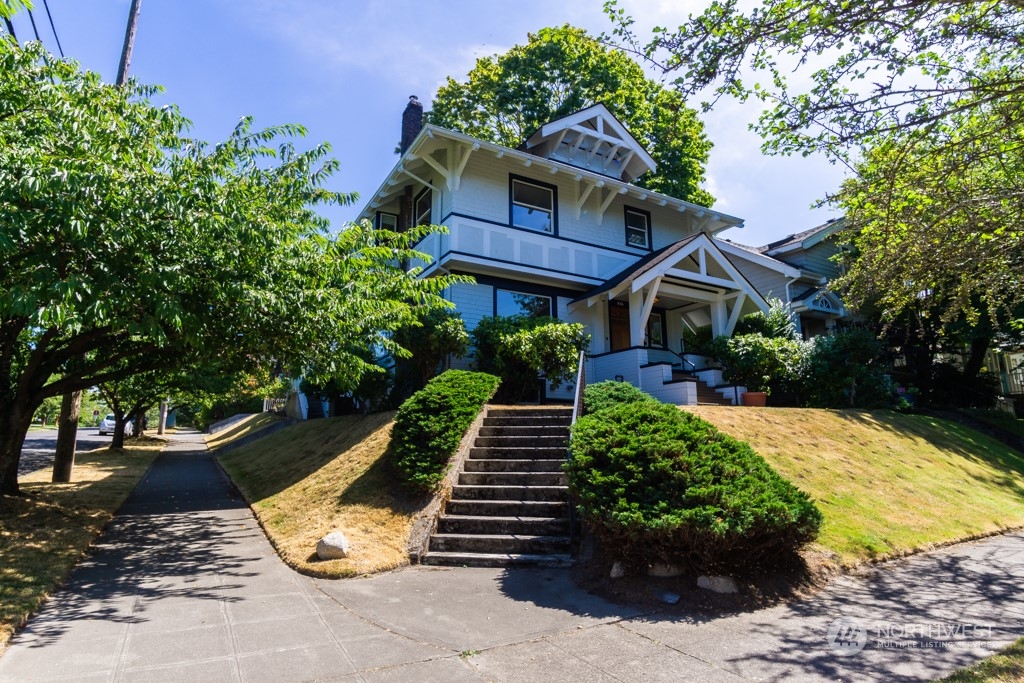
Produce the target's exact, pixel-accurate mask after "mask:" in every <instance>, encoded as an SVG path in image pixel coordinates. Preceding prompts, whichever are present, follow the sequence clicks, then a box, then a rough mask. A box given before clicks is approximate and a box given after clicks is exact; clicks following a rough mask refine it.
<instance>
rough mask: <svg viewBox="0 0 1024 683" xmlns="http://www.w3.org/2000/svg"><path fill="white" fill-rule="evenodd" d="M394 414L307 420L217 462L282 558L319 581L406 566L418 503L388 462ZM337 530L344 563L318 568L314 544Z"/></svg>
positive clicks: (241, 448)
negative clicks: (398, 485)
mask: <svg viewBox="0 0 1024 683" xmlns="http://www.w3.org/2000/svg"><path fill="white" fill-rule="evenodd" d="M393 417H394V413H380V414H377V415H370V416H367V417H362V416H349V417H336V418H329V419H326V420H310V421H308V422H300V423H298V424H295V425H291V426H290V427H287V428H285V429H282V430H281V431H279V432H276V433H274V434H271V435H270V436H268V437H266V438H263V439H260V440H258V441H256V442H254V443H251V444H247V445H245V446H242V447H240V448H238V449H236V450H234V451H232V452H231V453H226V454H225V455H223V456H222V457H221V459H220V461H221V464H222V465H223V466H224V469H225V470H227V472H228V474H229V475H230V476H231V478H232V480H234V482H235V484H237V485H238V487H239V488H240V489H241V490H242V493H243V494H244V495H245V497H246V499H247V500H249V502H250V504H251V505H252V507H253V509H254V510H255V512H256V516H257V517H258V518H259V520H260V522H261V523H262V524H263V527H264V529H266V532H267V535H268V536H269V537H270V540H271V542H273V544H274V545H275V547H276V548H277V550H278V552H279V553H280V555H281V557H282V558H284V560H285V561H286V562H287V563H288V564H289V565H291V566H292V567H294V568H296V569H298V570H299V571H301V572H303V573H306V574H312V575H314V576H331V577H336V576H352V575H356V574H365V573H368V572H374V571H382V570H385V569H391V568H393V567H396V566H399V565H401V564H404V563H406V562H407V561H408V555H407V554H406V547H405V545H406V542H407V539H408V537H409V529H410V524H411V521H412V517H413V514H414V512H415V511H416V510H417V509H418V507H417V504H418V503H420V502H421V501H413V500H410V499H408V498H407V497H406V496H404V495H403V494H402V492H401V491H400V490H396V489H395V488H394V486H393V485H392V483H391V478H390V477H389V476H388V473H387V470H386V465H385V462H384V460H383V455H384V451H385V450H386V449H387V446H388V441H389V439H390V435H391V424H392V420H393ZM334 530H340V531H343V532H344V533H345V535H346V536H348V539H349V541H350V542H351V543H352V551H351V553H350V555H349V557H347V558H345V559H344V560H331V561H327V562H319V561H316V559H315V552H316V543H317V541H318V540H320V538H322V537H323V536H324V535H325V534H327V533H329V532H331V531H334Z"/></svg>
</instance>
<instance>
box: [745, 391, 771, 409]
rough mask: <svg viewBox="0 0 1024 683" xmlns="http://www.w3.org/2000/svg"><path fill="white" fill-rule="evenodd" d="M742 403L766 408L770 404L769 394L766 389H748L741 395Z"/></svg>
mask: <svg viewBox="0 0 1024 683" xmlns="http://www.w3.org/2000/svg"><path fill="white" fill-rule="evenodd" d="M740 403H742V404H743V405H745V406H755V407H758V408H764V407H765V406H766V405H768V394H767V393H766V392H764V391H747V392H744V393H743V395H742V396H740Z"/></svg>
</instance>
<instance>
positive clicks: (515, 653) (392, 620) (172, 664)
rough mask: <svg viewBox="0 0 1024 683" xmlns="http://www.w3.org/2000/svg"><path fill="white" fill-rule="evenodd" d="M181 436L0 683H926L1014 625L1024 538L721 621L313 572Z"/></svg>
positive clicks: (895, 568)
mask: <svg viewBox="0 0 1024 683" xmlns="http://www.w3.org/2000/svg"><path fill="white" fill-rule="evenodd" d="M175 438H176V441H175V443H174V444H173V445H172V446H171V447H169V448H168V449H167V450H166V451H165V452H164V454H162V455H161V456H160V458H159V459H158V460H157V461H156V463H154V466H153V467H152V469H151V470H150V471H149V472H148V473H147V475H146V477H145V478H144V479H143V481H142V482H141V483H140V484H139V486H138V488H137V489H136V491H135V492H134V493H133V495H132V497H131V498H130V499H129V500H128V501H127V502H126V504H125V506H124V507H123V508H122V510H121V511H120V512H119V514H118V516H117V517H116V518H115V520H114V521H113V522H112V523H111V525H110V527H109V528H108V529H107V531H106V532H104V534H103V535H102V536H101V537H100V539H99V542H98V543H97V545H96V546H95V548H94V549H93V551H92V552H91V553H90V555H89V557H88V558H87V559H86V560H85V561H84V562H82V563H81V565H80V566H79V567H78V568H77V569H76V570H75V572H74V574H73V576H72V579H71V581H70V583H69V584H68V586H66V587H65V588H64V589H62V590H60V591H59V592H58V593H57V594H56V595H54V597H53V598H52V599H51V600H50V601H49V602H48V603H47V604H46V606H45V607H44V609H43V610H42V611H41V612H40V613H39V614H38V615H36V616H35V617H34V618H33V619H32V620H31V621H30V622H29V624H28V626H27V627H26V628H25V629H23V630H22V632H21V633H19V634H18V636H16V637H15V639H14V640H13V642H12V644H11V647H10V649H9V650H8V651H7V652H6V653H5V654H4V655H3V656H2V657H0V681H4V683H8V682H14V681H175V682H180V681H274V682H288V681H314V680H316V681H331V680H339V681H341V680H343V681H445V682H446V683H458V682H459V681H509V682H511V681H579V680H585V681H588V682H589V681H640V680H643V681H659V680H665V681H743V680H787V681H789V680H806V681H818V680H908V681H925V680H930V679H932V678H934V677H936V676H940V675H944V674H945V673H948V672H949V671H951V670H953V669H954V668H957V667H959V666H962V665H965V664H968V663H970V662H972V661H975V660H977V659H978V658H980V657H983V656H986V655H987V654H989V653H991V652H992V651H993V650H994V649H997V648H998V647H1001V646H1002V645H1004V644H1006V643H1008V642H1010V641H1012V640H1013V639H1014V638H1016V637H1017V636H1019V635H1021V634H1022V633H1024V631H1022V620H1024V595H1021V594H1020V591H1019V590H1018V587H1019V586H1021V585H1022V579H1024V534H1011V535H1007V536H1002V537H997V538H993V539H990V540H987V541H983V542H978V543H973V544H964V545H960V546H957V547H955V548H949V549H946V550H942V551H939V552H936V553H932V554H929V555H923V556H919V557H916V558H913V559H911V560H908V561H905V562H899V563H892V564H890V565H887V566H885V567H884V568H882V569H880V570H878V571H876V572H874V573H872V574H871V575H870V576H862V577H844V578H842V579H840V580H838V581H836V582H834V583H833V584H832V585H831V586H830V587H829V588H828V590H826V591H824V592H822V593H821V594H819V595H818V596H816V597H814V598H812V599H809V600H806V601H802V602H798V603H794V604H790V605H782V606H778V607H774V608H771V609H767V610H761V611H757V612H753V613H747V614H741V615H736V616H729V617H722V618H693V617H689V616H688V615H686V614H683V613H681V612H676V613H673V612H672V611H671V610H666V611H664V612H660V613H656V614H639V613H637V612H636V611H631V610H629V609H624V608H622V607H619V606H616V605H612V604H610V603H608V602H606V601H603V600H601V599H599V598H596V597H594V596H591V595H588V594H586V593H585V592H583V591H581V590H579V589H577V588H576V587H575V586H574V585H573V584H572V583H571V581H570V580H569V577H568V573H567V572H566V571H565V570H528V569H521V570H495V569H458V568H454V569H448V568H446V569H439V568H430V569H428V568H410V569H406V570H402V571H396V572H391V573H389V574H385V575H381V576H376V577H373V578H369V579H355V580H346V581H326V580H314V579H310V578H308V577H304V576H301V575H299V574H296V573H294V572H292V571H291V570H290V569H288V568H287V567H286V566H285V565H284V564H283V563H282V562H281V561H280V560H279V559H278V558H277V556H276V555H275V554H274V552H273V550H272V548H271V547H270V544H269V543H268V542H267V540H266V538H265V536H264V535H263V533H262V531H261V530H260V529H259V527H258V525H257V524H256V522H255V520H254V519H253V516H252V514H251V513H250V511H249V510H248V508H247V507H246V506H245V505H244V503H243V502H242V501H241V500H240V498H239V497H238V495H237V493H236V492H235V490H234V488H233V487H232V486H231V485H230V483H229V482H228V481H227V480H226V478H225V477H224V475H223V474H222V473H221V471H220V469H219V468H218V467H217V465H216V464H215V463H214V462H213V459H212V457H211V456H210V455H209V454H208V453H206V451H205V447H204V446H203V444H202V440H201V437H200V436H199V435H197V434H184V435H182V434H179V435H178V436H176V437H175ZM841 617H846V618H847V621H843V622H837V621H836V620H837V619H839V618H841ZM830 628H831V632H830ZM861 646H864V647H863V649H862V650H861V649H859V648H860V647H861Z"/></svg>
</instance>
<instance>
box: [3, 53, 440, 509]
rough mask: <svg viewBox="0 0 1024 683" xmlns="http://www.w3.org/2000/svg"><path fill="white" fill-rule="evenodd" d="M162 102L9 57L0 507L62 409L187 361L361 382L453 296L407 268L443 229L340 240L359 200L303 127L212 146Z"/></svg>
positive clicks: (70, 70)
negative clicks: (71, 395) (42, 423)
mask: <svg viewBox="0 0 1024 683" xmlns="http://www.w3.org/2000/svg"><path fill="white" fill-rule="evenodd" d="M153 92H154V88H150V87H143V86H139V85H133V84H129V85H128V86H126V87H121V88H117V87H113V86H111V85H108V84H104V83H102V82H101V80H100V78H99V76H98V75H96V74H94V73H88V72H82V71H80V70H79V69H78V67H77V65H76V64H74V63H72V62H67V61H61V60H57V59H55V58H54V57H53V56H51V55H49V54H47V53H46V52H45V51H43V50H42V48H41V47H40V46H38V45H35V44H29V45H27V46H26V47H24V48H22V47H19V46H17V45H15V44H14V43H13V41H7V40H0V494H16V493H18V483H17V466H18V461H19V459H20V454H21V444H22V441H23V439H24V436H25V433H26V431H27V430H28V426H29V424H30V421H31V418H32V414H33V413H34V412H35V410H36V408H37V407H38V406H39V405H40V404H41V403H42V401H43V400H45V399H46V398H48V397H51V396H58V395H63V394H66V393H68V392H71V391H75V390H77V389H85V388H88V387H91V386H96V385H98V384H101V383H104V382H114V381H117V380H121V379H124V378H125V377H128V376H131V375H134V374H137V373H141V372H147V371H151V370H156V369H159V368H162V367H165V366H166V364H167V363H169V362H173V359H175V358H199V359H203V358H210V357H214V358H217V359H218V361H219V362H220V363H222V364H223V365H224V366H225V367H226V368H227V369H236V368H244V367H249V366H251V365H253V364H257V363H260V362H262V361H263V359H267V358H275V359H280V360H282V361H286V362H288V363H290V364H291V365H294V366H296V367H306V366H310V365H314V364H315V365H316V367H318V368H320V372H322V373H323V374H325V375H333V374H338V375H346V376H355V377H358V375H359V374H360V373H361V372H362V371H363V369H365V367H366V363H365V361H363V360H362V357H363V355H361V354H360V352H361V351H363V350H365V349H366V348H367V347H368V346H374V347H376V346H378V345H382V346H387V345H389V344H393V342H392V341H391V340H390V334H389V333H390V331H392V330H394V329H396V328H397V327H398V326H401V325H403V324H405V323H406V322H408V321H410V320H412V319H413V318H414V317H415V315H416V312H417V310H418V309H419V308H421V307H426V308H431V307H437V306H444V305H445V304H444V302H443V300H442V299H441V297H440V295H439V294H440V291H441V289H442V288H443V287H445V286H448V285H449V284H451V282H450V279H449V278H432V279H429V280H422V281H421V280H417V279H416V275H417V272H416V271H409V272H406V271H403V270H401V269H399V268H398V267H397V266H396V265H395V264H397V263H401V262H402V261H403V259H411V258H413V257H414V256H416V253H415V252H414V251H413V250H412V249H411V247H412V245H414V244H415V243H416V241H418V240H419V239H420V238H422V237H423V236H424V234H425V233H426V231H428V230H429V228H419V229H417V230H413V231H410V232H408V233H404V234H394V233H389V232H386V231H375V230H373V229H372V228H371V226H369V225H368V224H362V225H353V226H350V227H348V228H347V229H344V230H342V231H341V232H340V233H338V234H332V233H331V232H330V231H329V225H328V222H327V220H326V219H324V218H323V217H322V216H320V215H319V214H318V213H317V209H318V207H320V206H322V205H325V204H332V203H333V204H337V203H346V202H350V201H352V199H353V197H352V196H351V195H345V194H339V193H336V192H332V191H329V190H327V189H326V188H325V187H324V183H325V181H326V180H327V179H328V178H329V177H330V175H331V173H332V172H333V171H334V170H335V169H336V168H337V162H336V161H335V160H333V159H330V158H329V157H328V153H329V149H328V148H327V146H325V145H319V146H315V147H313V148H312V149H309V150H307V151H300V150H298V149H296V148H295V146H294V145H293V143H292V142H291V141H290V140H289V138H293V137H295V136H299V135H302V134H304V130H303V129H302V128H301V127H300V126H281V127H277V128H272V129H269V130H264V131H256V130H253V128H252V122H251V120H249V119H243V120H242V122H241V123H240V124H239V125H238V126H237V128H236V129H235V130H234V132H233V133H232V134H231V136H230V137H229V138H228V139H227V140H226V141H224V142H222V143H220V144H217V145H207V144H205V143H202V142H199V141H196V140H191V139H189V138H187V137H186V136H185V135H184V133H185V131H186V128H187V124H188V122H187V120H186V119H184V118H183V117H182V116H181V114H180V113H179V112H178V111H177V110H176V109H174V108H173V107H163V108H157V107H154V106H152V105H151V104H149V102H148V101H147V97H148V96H149V95H150V94H152V93H153Z"/></svg>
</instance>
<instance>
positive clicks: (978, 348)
mask: <svg viewBox="0 0 1024 683" xmlns="http://www.w3.org/2000/svg"><path fill="white" fill-rule="evenodd" d="M990 341H991V338H990V337H987V336H977V337H974V338H973V339H971V352H970V354H969V355H968V356H967V361H966V362H965V363H964V379H965V380H967V381H968V382H970V381H972V380H974V379H977V377H978V375H979V374H980V373H981V368H982V367H984V365H985V353H986V352H987V351H988V347H989V342H990Z"/></svg>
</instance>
